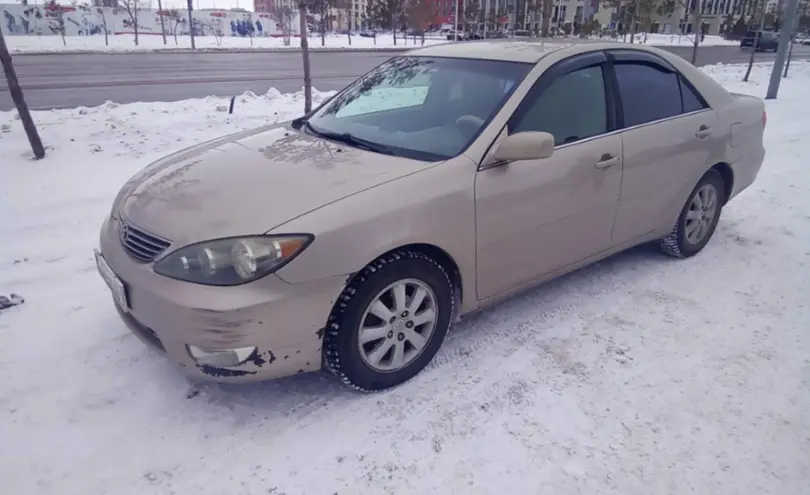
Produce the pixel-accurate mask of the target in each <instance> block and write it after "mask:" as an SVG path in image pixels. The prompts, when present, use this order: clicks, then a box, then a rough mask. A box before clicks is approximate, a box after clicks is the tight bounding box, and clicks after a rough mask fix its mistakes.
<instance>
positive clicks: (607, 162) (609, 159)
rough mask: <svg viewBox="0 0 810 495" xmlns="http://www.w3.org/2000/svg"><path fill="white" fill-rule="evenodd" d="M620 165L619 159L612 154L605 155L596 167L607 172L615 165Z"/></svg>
mask: <svg viewBox="0 0 810 495" xmlns="http://www.w3.org/2000/svg"><path fill="white" fill-rule="evenodd" d="M618 164H619V157H618V156H613V155H611V154H610V153H605V154H604V155H602V158H600V159H599V161H598V162H596V164H595V165H594V166H595V167H596V168H598V169H599V170H607V169H609V168H610V167H613V166H614V165H618Z"/></svg>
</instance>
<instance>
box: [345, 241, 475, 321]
mask: <svg viewBox="0 0 810 495" xmlns="http://www.w3.org/2000/svg"><path fill="white" fill-rule="evenodd" d="M397 251H417V252H420V253H422V254H424V255H426V256H429V257H430V258H432V259H434V260H435V261H436V262H437V263H439V264H440V265H441V266H442V268H444V269H445V270H446V271H447V274H448V275H449V276H450V282H451V283H452V284H453V288H454V290H455V297H456V301H455V302H456V304H455V308H456V312H457V313H458V312H459V311H460V308H461V303H462V301H463V300H464V298H463V295H464V280H463V277H462V275H461V269H460V268H459V266H458V263H456V260H455V259H454V258H453V256H451V255H450V253H448V252H447V251H446V250H444V249H442V248H440V247H439V246H437V245H435V244H430V243H412V244H403V245H401V246H398V247H395V248H392V249H389V250H388V251H386V252H384V253H381V254H380V255H379V256H377V257H375V258H374V259H373V260H369V262H368V263H366V264H365V265H364V266H363V267H362V268H361V269H360V270H358V271H356V272H355V273H353V274H352V275H351V276H350V277H349V279H348V280H346V286H347V287H348V286H349V285H351V284H352V282H353V281H354V279H355V277H357V276H358V274H360V273H362V271H363V270H364V269H365V268H366V267H367V266H368V265H370V264H372V263H374V261H375V260H378V259H379V258H384V257H386V256H388V255H389V254H392V253H395V252H397ZM457 316H458V314H455V315H453V320H455V318H456V317H457Z"/></svg>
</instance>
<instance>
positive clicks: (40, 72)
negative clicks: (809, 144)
mask: <svg viewBox="0 0 810 495" xmlns="http://www.w3.org/2000/svg"><path fill="white" fill-rule="evenodd" d="M666 49H668V50H670V51H672V52H674V53H676V54H678V55H680V56H682V57H685V58H688V57H689V56H690V54H691V48H690V47H666ZM393 55H394V54H393V53H391V52H332V53H329V52H313V53H312V68H313V80H314V85H315V87H316V88H318V89H320V90H333V89H340V88H342V87H344V86H345V85H346V84H348V83H350V82H351V81H353V80H354V79H355V78H357V76H359V75H361V74H363V73H364V72H366V71H368V70H369V69H371V68H372V67H374V66H375V65H377V64H379V63H381V62H382V61H384V60H386V59H388V58H390V57H391V56H393ZM773 58H774V54H772V53H767V54H757V60H758V61H762V62H766V61H772V60H773ZM794 58H796V59H810V47H799V46H797V47H796V48H795V49H794ZM747 61H748V53H745V52H741V51H740V49H739V48H737V47H735V46H708V47H701V48H700V51H699V55H698V65H709V64H715V63H718V62H724V63H744V62H747ZM14 65H15V67H16V68H17V74H18V76H19V78H20V83H21V84H22V86H23V89H24V91H25V96H26V99H27V101H28V104H29V106H30V107H31V108H34V109H50V108H64V107H76V106H80V105H84V106H92V105H100V104H102V103H104V102H105V101H107V100H112V101H115V102H118V103H130V102H134V101H176V100H182V99H186V98H200V97H204V96H208V95H218V96H230V95H233V94H240V93H242V92H244V91H253V92H255V93H264V92H265V91H267V89H268V87H271V86H273V87H275V88H277V89H278V90H279V91H282V92H290V91H297V90H299V89H301V85H302V75H301V54H300V53H298V52H296V51H291V52H239V53H233V52H230V53H229V52H196V53H194V52H192V53H160V52H150V53H116V54H100V53H87V54H58V53H57V54H53V55H15V56H14ZM11 108H13V103H12V101H11V97H10V95H9V93H8V88H7V86H6V85H5V80H3V81H2V83H0V110H9V109H11Z"/></svg>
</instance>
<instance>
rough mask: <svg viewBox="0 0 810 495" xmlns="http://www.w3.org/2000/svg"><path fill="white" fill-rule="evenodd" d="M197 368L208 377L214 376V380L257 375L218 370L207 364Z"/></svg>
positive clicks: (243, 371) (246, 372)
mask: <svg viewBox="0 0 810 495" xmlns="http://www.w3.org/2000/svg"><path fill="white" fill-rule="evenodd" d="M197 367H198V368H200V371H202V372H203V373H205V374H206V375H208V376H213V377H214V378H234V377H237V376H247V375H255V374H256V372H255V371H245V370H229V369H226V368H217V367H215V366H210V365H207V364H204V365H202V366H197Z"/></svg>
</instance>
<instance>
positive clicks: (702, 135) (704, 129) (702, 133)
mask: <svg viewBox="0 0 810 495" xmlns="http://www.w3.org/2000/svg"><path fill="white" fill-rule="evenodd" d="M711 135H712V130H711V129H710V128H709V126H707V125H702V126H700V127H698V130H697V132H696V133H695V136H696V137H697V138H698V139H706V138H707V137H709V136H711Z"/></svg>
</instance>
